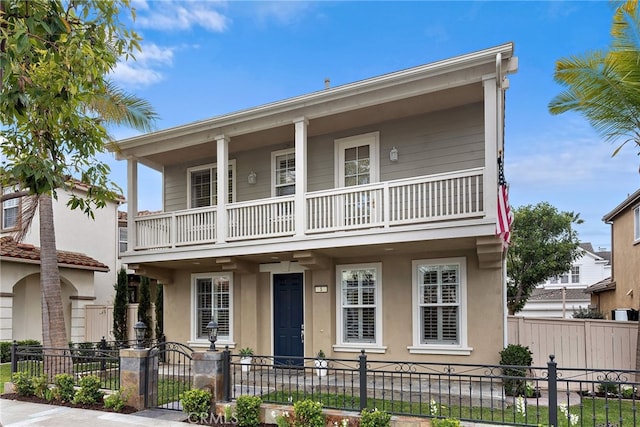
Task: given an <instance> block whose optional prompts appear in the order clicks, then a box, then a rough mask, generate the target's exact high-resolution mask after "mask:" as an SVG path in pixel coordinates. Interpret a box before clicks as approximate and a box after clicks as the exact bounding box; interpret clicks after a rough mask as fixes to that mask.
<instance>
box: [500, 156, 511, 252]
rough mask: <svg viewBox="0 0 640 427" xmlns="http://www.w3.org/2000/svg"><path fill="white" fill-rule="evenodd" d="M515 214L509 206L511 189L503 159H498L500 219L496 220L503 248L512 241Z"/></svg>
mask: <svg viewBox="0 0 640 427" xmlns="http://www.w3.org/2000/svg"><path fill="white" fill-rule="evenodd" d="M512 222H513V213H512V212H511V207H510V206H509V188H508V187H507V183H506V182H505V179H504V170H503V167H502V159H498V218H497V220H496V235H498V236H500V239H501V240H502V246H503V247H505V248H506V247H508V246H509V241H510V240H511V223H512Z"/></svg>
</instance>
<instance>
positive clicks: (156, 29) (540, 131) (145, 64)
mask: <svg viewBox="0 0 640 427" xmlns="http://www.w3.org/2000/svg"><path fill="white" fill-rule="evenodd" d="M132 3H133V6H134V7H135V8H136V10H137V19H136V21H135V23H133V24H132V27H133V28H134V29H135V30H136V31H137V32H138V33H139V34H140V35H141V36H142V37H143V42H142V49H143V51H142V53H139V54H138V55H137V61H136V62H135V63H133V62H132V63H122V64H119V65H118V67H117V68H116V70H115V72H114V74H113V78H114V80H116V81H117V82H118V84H119V85H120V86H121V87H123V88H124V89H126V90H128V91H130V92H133V93H135V94H136V95H138V96H140V97H143V98H145V99H147V100H148V101H150V102H151V103H152V105H153V106H154V108H155V109H156V111H157V112H158V113H159V115H160V120H159V121H158V122H157V125H156V126H157V129H159V130H160V129H166V128H169V127H173V126H179V125H182V124H186V123H190V122H193V121H197V120H202V119H206V118H209V117H213V116H216V115H219V114H224V113H229V112H233V111H236V110H240V109H244V108H250V107H254V106H258V105H261V104H265V103H268V102H272V101H277V100H281V99H285V98H289V97H292V96H297V95H302V94H306V93H309V92H313V91H317V90H320V89H322V88H323V87H324V79H325V78H330V79H331V85H332V86H338V85H341V84H346V83H351V82H354V81H358V80H362V79H365V78H369V77H374V76H377V75H380V74H384V73H388V72H393V71H397V70H401V69H405V68H408V67H412V66H416V65H420V64H425V63H429V62H433V61H436V60H441V59H445V58H449V57H452V56H456V55H460V54H465V53H469V52H473V51H476V50H480V49H484V48H488V47H491V46H495V45H499V44H502V43H505V42H509V41H512V42H514V43H515V55H516V56H518V58H519V61H520V68H519V71H518V73H516V74H515V75H511V76H510V78H509V79H510V82H511V87H510V89H509V90H508V91H507V100H506V109H507V110H506V134H505V144H506V148H505V157H506V158H505V174H506V178H507V181H508V182H509V184H510V201H511V204H512V206H516V207H517V206H522V205H528V204H536V203H538V202H542V201H547V202H549V203H551V204H552V205H554V206H556V207H557V208H558V209H560V210H564V211H574V212H579V213H580V216H581V218H583V219H584V221H585V222H584V224H582V225H579V226H578V232H579V236H580V239H581V240H582V241H585V242H591V243H592V244H593V245H594V247H596V248H598V247H606V248H608V249H609V248H610V226H609V225H606V224H604V223H603V222H602V217H603V215H605V214H606V213H608V212H609V211H611V210H612V209H613V208H615V207H616V206H617V205H618V204H619V203H620V202H622V201H623V200H624V199H625V198H626V197H627V196H628V195H629V194H630V193H632V192H634V191H635V190H637V189H638V188H639V187H640V174H639V173H638V166H639V161H640V158H639V157H638V156H637V155H636V154H637V152H638V150H637V149H636V148H634V147H633V146H631V145H629V146H626V147H625V148H623V149H622V150H621V152H620V153H619V154H618V155H617V156H615V157H614V158H612V157H611V154H612V153H613V151H614V149H615V148H616V147H617V145H612V144H609V143H605V142H603V140H602V138H600V137H599V136H598V135H597V134H596V133H595V132H594V131H593V130H592V129H591V128H590V126H589V124H588V123H587V122H586V120H584V119H583V118H582V117H580V116H578V115H576V114H563V115H561V116H551V115H550V114H549V112H548V109H547V105H548V103H549V101H550V100H551V98H553V96H555V95H556V94H558V93H559V92H560V90H561V88H560V86H558V85H557V84H556V83H555V82H554V81H553V71H554V64H555V61H556V60H557V59H558V58H561V57H564V56H569V55H574V54H581V53H584V52H587V51H588V50H591V49H600V48H606V47H607V45H608V43H609V40H610V36H609V30H610V24H611V16H612V7H611V5H610V3H609V2H607V1H589V2H577V1H565V2H561V1H552V2H543V1H527V2H515V1H509V2H506V1H500V2H498V1H475V2H466V1H448V2H436V1H423V2H382V1H379V2H364V1H354V2H328V1H320V2H296V1H282V2H266V1H261V2H244V1H242V2H236V1H232V2H217V1H216V2H214V1H204V2H199V1H184V0H183V1H169V0H164V1H137V0H134V1H133V2H132ZM135 134H136V133H135V132H134V131H131V130H128V129H115V130H113V131H112V135H113V136H114V137H116V138H117V139H121V138H125V137H128V136H132V135H135ZM105 156H106V158H107V159H108V161H109V163H110V165H111V167H112V179H113V180H114V181H116V182H117V183H118V184H119V185H120V186H121V187H122V188H123V189H125V188H126V164H125V162H116V161H115V160H112V159H113V156H112V155H105ZM141 180H142V181H141V188H140V193H141V199H140V202H139V208H140V209H150V210H155V209H160V208H161V198H160V188H161V184H160V177H159V175H158V174H156V173H150V172H142V173H141Z"/></svg>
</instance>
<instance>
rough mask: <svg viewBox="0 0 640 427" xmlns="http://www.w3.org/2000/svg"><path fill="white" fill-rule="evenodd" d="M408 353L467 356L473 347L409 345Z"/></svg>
mask: <svg viewBox="0 0 640 427" xmlns="http://www.w3.org/2000/svg"><path fill="white" fill-rule="evenodd" d="M407 349H408V350H409V353H410V354H446V355H453V356H469V355H470V354H471V352H472V351H473V347H461V346H411V347H407Z"/></svg>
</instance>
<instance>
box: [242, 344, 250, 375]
mask: <svg viewBox="0 0 640 427" xmlns="http://www.w3.org/2000/svg"><path fill="white" fill-rule="evenodd" d="M252 356H253V349H252V348H251V347H245V348H241V349H240V364H241V365H242V366H241V368H242V372H249V371H250V370H251V358H252Z"/></svg>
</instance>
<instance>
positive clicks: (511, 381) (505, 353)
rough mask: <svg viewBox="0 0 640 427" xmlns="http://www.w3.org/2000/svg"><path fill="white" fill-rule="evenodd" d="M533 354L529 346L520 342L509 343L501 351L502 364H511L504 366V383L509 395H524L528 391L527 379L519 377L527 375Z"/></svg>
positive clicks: (505, 391)
mask: <svg viewBox="0 0 640 427" xmlns="http://www.w3.org/2000/svg"><path fill="white" fill-rule="evenodd" d="M532 355H533V353H531V350H529V347H525V346H522V345H520V344H509V345H508V346H507V347H506V348H505V349H504V350H502V351H501V352H500V365H503V366H505V365H508V366H509V367H503V368H502V375H504V377H503V379H502V383H503V386H504V393H505V394H506V395H507V396H524V395H525V393H526V392H527V388H526V387H527V385H526V384H527V381H526V379H524V378H523V379H519V378H517V377H526V376H527V369H528V368H527V367H528V366H531V363H532V362H533V357H532ZM514 377H515V378H514Z"/></svg>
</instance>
